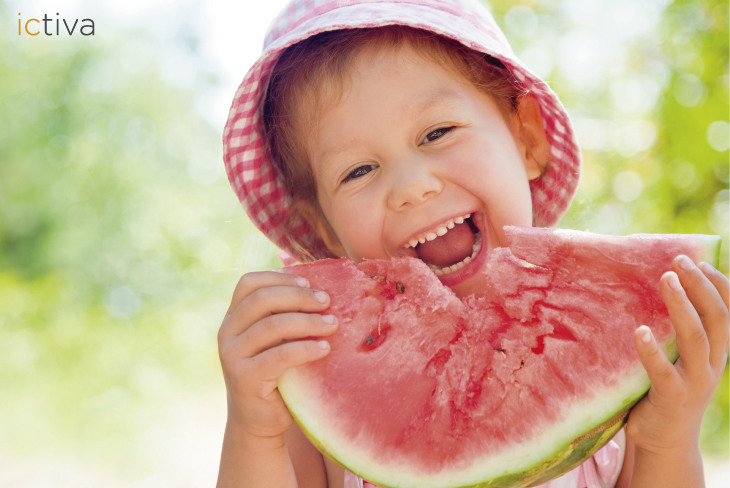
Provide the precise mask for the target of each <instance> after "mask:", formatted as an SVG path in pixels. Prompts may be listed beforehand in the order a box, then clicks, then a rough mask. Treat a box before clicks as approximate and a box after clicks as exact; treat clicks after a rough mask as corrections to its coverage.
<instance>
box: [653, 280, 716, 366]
mask: <svg viewBox="0 0 730 488" xmlns="http://www.w3.org/2000/svg"><path fill="white" fill-rule="evenodd" d="M660 283H661V292H662V297H663V298H664V303H665V304H666V306H667V310H668V311H669V318H670V320H671V321H672V326H673V327H674V331H675V332H676V334H677V349H678V350H679V356H680V357H681V358H682V359H683V361H682V362H683V364H684V367H685V368H686V369H687V371H688V373H689V374H690V375H694V374H699V373H700V372H704V371H706V368H707V365H708V363H709V355H710V344H709V342H708V339H707V334H706V333H705V329H704V327H703V324H702V320H701V319H700V317H699V315H698V313H697V310H696V309H695V307H694V306H693V305H692V303H691V302H690V301H689V298H688V297H687V293H686V292H685V289H684V288H683V287H682V284H681V283H680V282H679V278H678V277H677V274H676V273H674V272H673V271H667V272H666V273H664V275H662V277H661V279H660Z"/></svg>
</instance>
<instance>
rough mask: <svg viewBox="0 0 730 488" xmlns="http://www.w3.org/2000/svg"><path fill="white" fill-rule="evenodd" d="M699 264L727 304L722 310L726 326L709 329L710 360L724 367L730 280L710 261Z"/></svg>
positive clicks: (721, 320) (726, 347) (727, 333)
mask: <svg viewBox="0 0 730 488" xmlns="http://www.w3.org/2000/svg"><path fill="white" fill-rule="evenodd" d="M698 266H699V268H700V270H701V271H702V273H704V275H705V276H706V277H707V279H708V280H710V282H711V283H712V285H713V286H714V287H715V289H716V290H717V292H718V293H719V295H720V297H721V298H722V301H723V302H724V304H725V309H724V310H722V311H721V312H724V315H725V317H724V326H719V327H717V328H713V329H712V330H708V331H707V336H708V338H709V340H710V345H711V349H710V361H711V363H712V364H713V366H717V367H721V368H724V367H725V362H726V361H727V350H728V340H729V332H728V321H729V318H728V308H730V305H728V302H730V282H728V279H727V277H726V276H725V275H724V274H722V273H720V272H719V271H718V270H717V269H715V268H714V267H712V266H711V265H710V264H709V263H704V262H703V263H700V264H699V265H698ZM720 322H723V318H722V317H720Z"/></svg>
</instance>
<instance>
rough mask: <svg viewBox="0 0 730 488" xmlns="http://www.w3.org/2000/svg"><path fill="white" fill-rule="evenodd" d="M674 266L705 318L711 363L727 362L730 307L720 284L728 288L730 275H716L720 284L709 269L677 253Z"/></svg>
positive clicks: (703, 322)
mask: <svg viewBox="0 0 730 488" xmlns="http://www.w3.org/2000/svg"><path fill="white" fill-rule="evenodd" d="M674 267H675V268H676V270H677V274H678V276H679V278H680V281H681V282H682V285H683V286H684V288H685V290H686V293H687V296H688V297H689V299H690V301H691V302H692V305H693V306H694V308H695V310H696V311H697V313H698V315H699V317H700V319H701V320H702V324H703V327H704V329H705V335H706V336H707V339H706V340H707V341H708V345H711V346H712V347H710V363H711V364H712V365H713V366H717V365H718V364H720V363H722V364H724V363H725V352H726V345H727V334H728V330H727V329H728V310H727V308H728V307H727V303H726V302H725V300H726V298H723V296H722V293H723V291H721V288H722V287H723V283H722V282H723V281H724V282H725V284H724V287H725V288H727V279H726V278H725V277H724V276H722V275H721V274H720V273H719V272H718V274H720V276H721V278H722V279H720V278H718V277H717V276H714V280H715V281H717V282H718V284H719V286H720V288H718V287H717V286H716V285H715V283H714V282H713V280H710V279H709V278H708V276H707V275H706V273H704V272H703V271H702V270H701V269H700V268H699V267H697V266H695V264H694V263H693V262H692V260H690V259H689V258H688V257H686V256H678V257H677V259H675V261H674Z"/></svg>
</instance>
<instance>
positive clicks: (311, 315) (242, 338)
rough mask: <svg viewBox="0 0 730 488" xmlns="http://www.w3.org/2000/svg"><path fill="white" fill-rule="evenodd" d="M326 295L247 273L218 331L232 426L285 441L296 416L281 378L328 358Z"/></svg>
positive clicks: (294, 281) (284, 279)
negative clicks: (278, 386)
mask: <svg viewBox="0 0 730 488" xmlns="http://www.w3.org/2000/svg"><path fill="white" fill-rule="evenodd" d="M327 307H329V297H328V296H327V294H326V293H325V292H324V291H321V290H312V289H311V288H309V283H308V282H307V280H306V279H305V278H302V277H299V276H295V275H292V274H287V273H281V272H274V271H263V272H254V273H247V274H245V275H244V276H243V277H242V278H241V279H240V280H239V282H238V285H237V286H236V289H235V291H234V292H233V299H232V300H231V306H230V307H229V308H228V311H227V312H226V316H225V318H224V319H223V323H222V325H221V327H220V330H219V331H218V351H219V355H220V361H221V366H222V368H223V377H224V379H225V383H226V390H227V391H228V424H229V427H232V428H235V429H236V430H238V429H242V432H244V433H246V434H248V435H251V436H254V437H258V438H262V437H265V438H272V437H277V436H283V434H284V432H285V431H286V430H287V429H288V428H289V427H291V425H292V417H291V415H290V414H289V411H288V410H287V408H286V406H285V405H284V402H283V400H282V399H281V396H280V395H279V392H278V390H277V389H276V380H277V378H278V377H279V376H280V375H281V374H282V373H283V372H284V371H285V370H287V369H288V368H292V367H294V366H298V365H301V364H304V363H307V362H309V361H314V360H317V359H320V358H322V357H324V356H326V355H327V354H328V353H329V344H328V342H327V341H326V340H322V339H319V340H315V339H311V337H322V336H327V335H330V334H332V333H333V332H334V331H335V330H336V329H337V320H336V319H335V317H334V316H332V315H322V314H321V313H317V312H322V311H324V310H326V309H327Z"/></svg>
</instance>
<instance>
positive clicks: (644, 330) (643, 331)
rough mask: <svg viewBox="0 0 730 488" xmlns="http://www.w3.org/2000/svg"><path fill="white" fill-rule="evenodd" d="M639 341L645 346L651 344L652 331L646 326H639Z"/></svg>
mask: <svg viewBox="0 0 730 488" xmlns="http://www.w3.org/2000/svg"><path fill="white" fill-rule="evenodd" d="M639 340H641V342H643V343H644V344H649V343H650V342H651V329H650V328H649V327H647V326H646V325H641V326H639Z"/></svg>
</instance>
